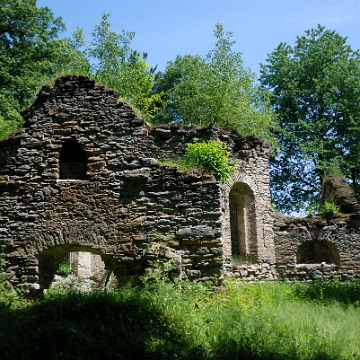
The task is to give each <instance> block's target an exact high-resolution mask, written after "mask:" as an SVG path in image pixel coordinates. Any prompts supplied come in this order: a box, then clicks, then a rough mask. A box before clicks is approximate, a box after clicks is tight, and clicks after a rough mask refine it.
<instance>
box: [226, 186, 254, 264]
mask: <svg viewBox="0 0 360 360" xmlns="http://www.w3.org/2000/svg"><path fill="white" fill-rule="evenodd" d="M229 206H230V231H231V255H232V257H237V256H239V257H241V258H244V260H253V261H256V260H257V236H256V215H255V201H254V193H253V191H252V190H251V189H250V187H249V186H248V185H247V184H245V183H235V184H234V185H233V186H232V188H231V190H230V194H229Z"/></svg>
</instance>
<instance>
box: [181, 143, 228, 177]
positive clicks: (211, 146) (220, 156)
mask: <svg viewBox="0 0 360 360" xmlns="http://www.w3.org/2000/svg"><path fill="white" fill-rule="evenodd" d="M229 161H230V158H229V156H228V155H227V148H226V145H225V144H224V143H222V142H218V141H215V140H208V141H202V142H197V141H196V140H195V141H194V143H191V144H187V146H186V162H187V163H188V165H189V166H193V167H196V168H199V169H201V170H204V171H205V172H208V173H210V174H212V175H214V176H215V178H216V179H217V180H219V181H221V182H225V181H226V179H227V178H228V177H229V175H231V174H232V173H234V171H235V166H231V165H230V164H229Z"/></svg>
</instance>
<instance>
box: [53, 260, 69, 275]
mask: <svg viewBox="0 0 360 360" xmlns="http://www.w3.org/2000/svg"><path fill="white" fill-rule="evenodd" d="M56 273H57V274H58V275H62V276H68V275H70V273H71V269H70V266H69V265H68V264H67V263H66V262H65V261H62V262H61V263H60V264H59V267H58V268H57V270H56Z"/></svg>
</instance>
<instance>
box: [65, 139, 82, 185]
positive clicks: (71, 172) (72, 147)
mask: <svg viewBox="0 0 360 360" xmlns="http://www.w3.org/2000/svg"><path fill="white" fill-rule="evenodd" d="M60 179H77V180H85V179H86V153H85V151H84V150H83V149H82V148H81V146H80V145H79V144H78V143H77V142H76V141H75V140H69V141H67V142H65V143H64V144H63V147H62V149H61V153H60Z"/></svg>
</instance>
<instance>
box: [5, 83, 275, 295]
mask: <svg viewBox="0 0 360 360" xmlns="http://www.w3.org/2000/svg"><path fill="white" fill-rule="evenodd" d="M23 116H24V118H25V120H26V124H25V126H24V127H23V128H22V129H20V130H19V131H17V132H16V133H15V134H13V135H12V136H11V137H10V138H8V139H7V140H5V141H3V142H2V143H0V147H1V153H0V154H1V155H0V244H1V245H2V246H3V247H5V251H6V259H7V261H8V266H7V269H6V272H5V277H6V278H7V279H8V280H9V282H10V284H12V285H13V286H15V287H21V286H25V285H26V286H30V288H31V289H32V290H33V291H34V292H36V291H39V290H40V291H42V290H43V289H45V288H47V287H48V286H49V284H50V283H51V281H52V279H53V276H54V273H55V270H56V268H57V266H58V264H59V262H60V261H61V259H63V258H64V256H65V255H66V254H68V253H69V252H70V251H71V252H73V251H90V252H92V253H93V254H97V255H100V256H101V259H102V260H103V261H104V263H105V270H106V271H108V272H113V273H114V274H115V275H116V276H118V277H122V276H124V275H126V276H133V275H136V276H138V275H142V274H144V273H145V272H146V269H148V267H149V263H150V261H152V260H155V259H159V258H160V259H174V261H176V262H177V263H178V264H179V266H178V269H177V271H179V272H180V276H181V277H182V278H190V279H195V278H199V279H207V278H209V277H214V276H216V277H217V276H220V275H221V274H222V271H223V264H224V263H225V264H228V263H229V258H230V255H231V254H230V252H231V249H230V248H231V234H230V225H229V222H230V219H229V217H230V215H229V212H230V211H229V209H228V206H229V205H228V202H229V191H230V190H231V188H232V187H233V186H234V185H236V184H239V183H240V184H243V183H244V184H245V185H246V186H247V187H248V192H249V193H250V194H251V195H252V196H253V200H252V202H251V209H252V210H253V214H252V217H251V219H252V220H251V221H253V223H252V225H251V226H252V228H251V229H252V231H251V236H248V237H247V241H251V242H252V250H251V251H252V255H254V256H256V257H257V259H258V260H260V259H261V258H264V259H270V260H271V258H272V257H273V253H272V252H273V243H272V219H271V217H270V216H269V211H270V200H269V183H268V175H267V167H268V154H269V147H268V145H267V144H266V143H264V142H262V141H259V140H256V139H253V138H247V137H244V136H240V135H238V134H237V133H235V132H231V131H225V130H220V129H218V128H216V127H213V128H211V127H210V128H193V127H191V128H187V127H179V126H160V127H155V128H151V127H149V126H148V125H147V124H146V123H145V122H144V121H143V120H141V119H140V118H139V117H137V116H136V114H135V113H134V111H133V110H132V109H131V108H130V107H129V106H128V105H126V104H125V103H124V102H122V101H121V100H119V94H117V93H115V92H114V91H113V90H109V89H105V88H103V87H101V86H97V85H96V84H95V83H94V82H93V81H91V80H89V79H87V78H84V77H64V78H60V79H58V80H57V81H56V84H55V86H54V87H51V86H46V87H44V88H43V89H42V90H41V92H40V94H39V97H38V99H37V100H36V102H35V103H34V105H33V106H32V107H31V108H30V109H28V110H27V111H26V112H25V113H24V114H23ZM195 137H196V138H198V139H201V140H202V139H210V138H212V139H219V140H221V141H224V142H225V143H227V145H228V148H229V152H231V153H233V156H234V162H236V163H237V168H238V170H237V172H236V174H234V176H233V177H232V178H231V179H230V180H229V181H228V182H227V184H225V185H222V184H220V183H219V182H217V181H216V180H215V179H214V178H213V177H212V176H210V175H205V174H201V173H199V172H196V171H195V170H194V171H193V172H190V173H188V174H186V173H183V172H181V171H180V170H179V169H178V168H175V167H167V166H162V165H159V160H162V159H169V158H170V159H171V158H173V157H174V155H180V156H182V155H183V154H184V148H185V144H186V143H187V142H189V141H192V139H194V138H195ZM76 146H78V148H77V147H76ZM66 147H69V149H70V150H69V151H70V153H71V152H75V153H76V152H77V151H80V150H81V151H83V152H84V153H85V154H86V160H85V161H83V160H82V159H81V156H79V160H77V161H78V163H76V164H74V163H67V160H66V161H65V160H64V159H65V157H66V156H65V155H64V153H65V150H64V148H66ZM79 149H80V150H79ZM81 151H80V152H81ZM80 155H81V154H80ZM67 156H68V155H67ZM74 168H76V169H75V170H74ZM81 169H83V170H84V169H85V172H84V173H82V171H83V170H81ZM245 185H244V186H245Z"/></svg>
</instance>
